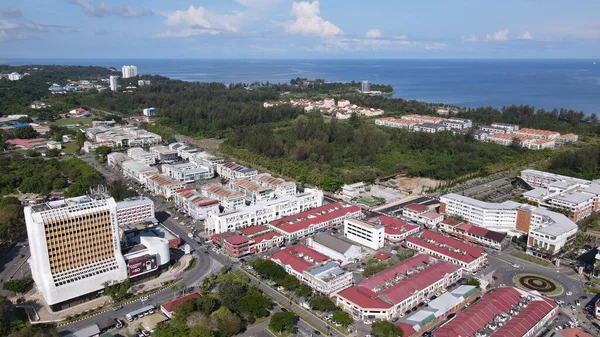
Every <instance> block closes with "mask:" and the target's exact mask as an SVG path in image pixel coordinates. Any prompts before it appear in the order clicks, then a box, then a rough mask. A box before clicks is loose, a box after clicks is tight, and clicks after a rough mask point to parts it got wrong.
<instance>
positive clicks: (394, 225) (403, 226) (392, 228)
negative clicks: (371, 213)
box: [370, 215, 419, 235]
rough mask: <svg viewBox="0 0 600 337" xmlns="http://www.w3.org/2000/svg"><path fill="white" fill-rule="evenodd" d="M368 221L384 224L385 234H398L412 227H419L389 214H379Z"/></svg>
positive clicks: (408, 230)
mask: <svg viewBox="0 0 600 337" xmlns="http://www.w3.org/2000/svg"><path fill="white" fill-rule="evenodd" d="M370 222H375V223H376V222H379V223H381V225H383V226H384V230H385V234H391V235H394V234H395V235H398V234H403V233H406V232H410V231H412V230H414V229H417V228H419V226H417V225H413V224H409V223H408V222H404V221H401V220H398V219H394V218H392V217H389V216H385V215H380V216H378V217H376V218H374V220H370Z"/></svg>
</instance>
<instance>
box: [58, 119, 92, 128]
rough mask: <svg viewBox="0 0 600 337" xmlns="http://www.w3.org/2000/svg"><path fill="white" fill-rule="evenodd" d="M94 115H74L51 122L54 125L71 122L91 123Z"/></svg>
mask: <svg viewBox="0 0 600 337" xmlns="http://www.w3.org/2000/svg"><path fill="white" fill-rule="evenodd" d="M92 119H93V117H74V118H64V119H59V120H56V121H54V122H52V123H50V124H52V125H60V126H63V125H69V124H79V125H91V124H92Z"/></svg>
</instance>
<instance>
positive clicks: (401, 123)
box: [375, 117, 420, 130]
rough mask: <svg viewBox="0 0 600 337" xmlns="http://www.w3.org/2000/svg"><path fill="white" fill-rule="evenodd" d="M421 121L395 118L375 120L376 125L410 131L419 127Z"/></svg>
mask: <svg viewBox="0 0 600 337" xmlns="http://www.w3.org/2000/svg"><path fill="white" fill-rule="evenodd" d="M419 124H420V122H419V121H415V120H408V119H400V118H395V117H385V118H378V119H376V120H375V125H381V126H387V127H390V128H397V129H408V130H412V129H413V128H414V127H415V126H416V125H419Z"/></svg>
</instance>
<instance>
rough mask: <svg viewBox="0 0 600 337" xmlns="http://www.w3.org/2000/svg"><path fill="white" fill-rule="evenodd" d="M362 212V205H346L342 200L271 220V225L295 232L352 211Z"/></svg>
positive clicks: (288, 231)
mask: <svg viewBox="0 0 600 337" xmlns="http://www.w3.org/2000/svg"><path fill="white" fill-rule="evenodd" d="M356 212H360V207H357V206H344V205H342V203H340V202H334V203H332V204H328V205H324V206H321V207H317V208H313V209H311V210H308V211H304V212H302V213H298V214H296V215H292V216H288V217H285V218H281V219H279V220H275V221H271V225H272V226H275V227H277V228H278V229H279V230H281V231H282V232H285V233H287V234H293V233H296V232H298V231H301V230H303V229H307V228H309V227H310V226H312V225H316V224H320V223H323V222H328V221H331V220H334V219H337V218H341V217H345V216H347V215H348V214H350V213H356Z"/></svg>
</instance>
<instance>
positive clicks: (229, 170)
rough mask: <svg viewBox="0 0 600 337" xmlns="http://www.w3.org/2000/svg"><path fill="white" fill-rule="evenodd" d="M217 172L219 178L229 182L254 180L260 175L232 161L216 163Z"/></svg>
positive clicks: (254, 170)
mask: <svg viewBox="0 0 600 337" xmlns="http://www.w3.org/2000/svg"><path fill="white" fill-rule="evenodd" d="M216 171H217V173H218V174H219V176H221V177H222V178H224V179H227V180H236V179H242V178H253V177H255V176H256V175H258V171H257V170H256V169H251V168H248V167H245V166H243V165H240V164H238V163H235V162H232V161H229V162H220V163H216Z"/></svg>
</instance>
